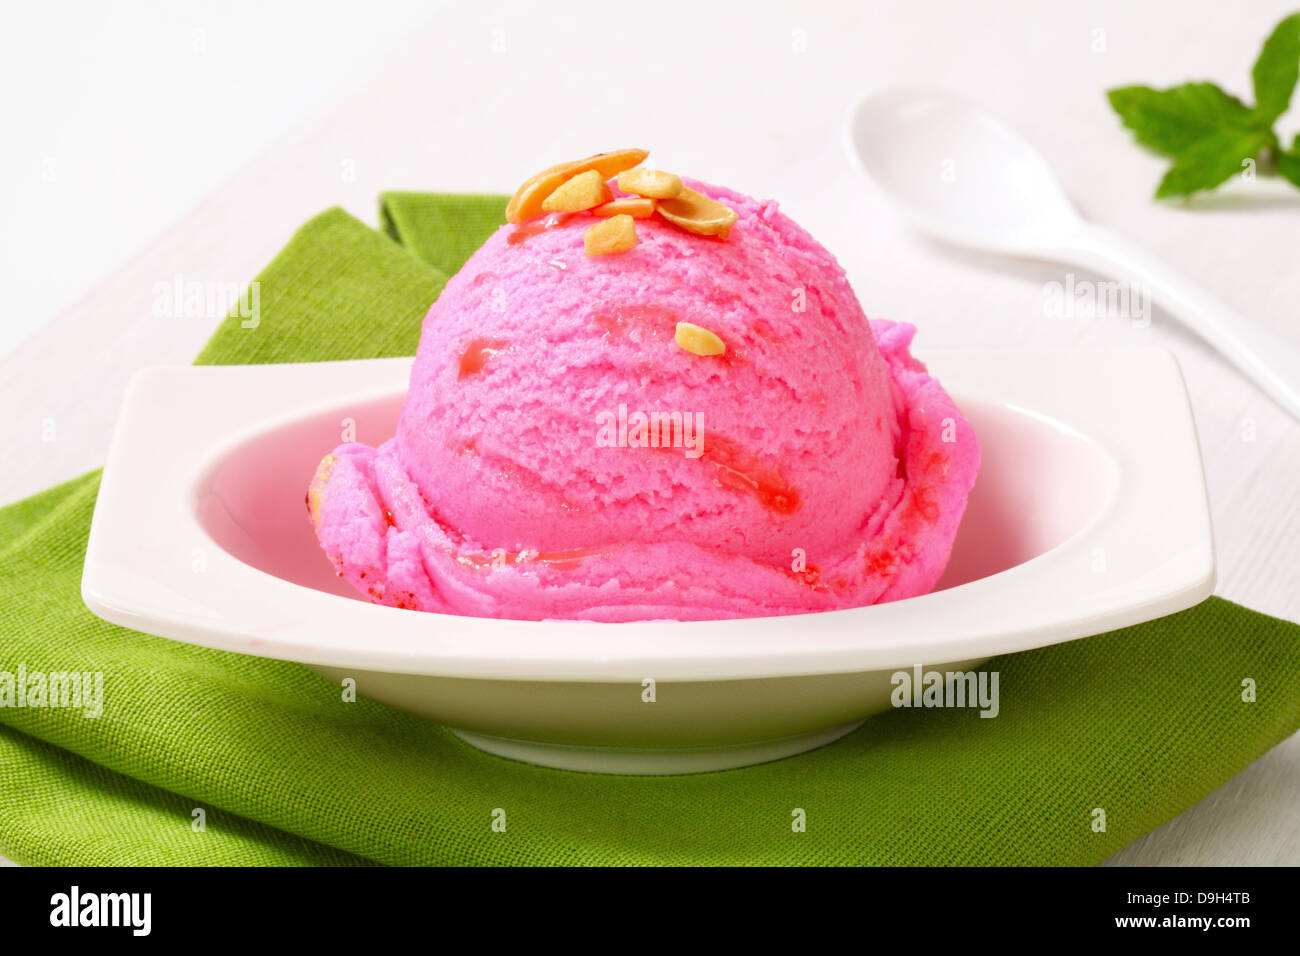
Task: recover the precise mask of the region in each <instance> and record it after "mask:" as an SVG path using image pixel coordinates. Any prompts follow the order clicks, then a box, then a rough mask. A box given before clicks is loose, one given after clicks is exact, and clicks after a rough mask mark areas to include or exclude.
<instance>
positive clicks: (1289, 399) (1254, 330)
mask: <svg viewBox="0 0 1300 956" xmlns="http://www.w3.org/2000/svg"><path fill="white" fill-rule="evenodd" d="M847 145H848V148H849V153H850V155H851V156H852V157H853V158H854V159H855V160H856V162H858V163H859V164H860V165H861V167H862V169H863V170H864V171H865V172H866V173H867V175H868V176H869V177H870V178H871V179H872V180H874V181H875V183H876V184H877V185H878V186H879V187H880V189H881V190H882V191H883V192H884V193H885V194H886V195H887V196H888V197H889V198H890V199H891V200H893V202H894V203H895V204H896V205H897V206H898V207H899V208H900V209H901V210H902V211H903V212H904V213H905V214H906V215H907V216H908V217H909V218H910V219H911V220H912V222H913V223H914V224H915V225H916V226H917V227H919V228H920V229H921V230H922V231H923V232H926V233H929V234H930V235H933V236H936V237H938V238H940V239H945V240H947V241H949V242H954V243H957V244H959V245H964V246H969V247H972V248H976V249H982V250H986V251H989V252H995V253H1001V254H1004V255H1015V256H1028V257H1033V258H1041V259H1049V260H1055V261H1059V262H1069V263H1074V264H1076V265H1079V266H1082V267H1084V268H1086V269H1089V270H1091V271H1094V272H1099V273H1103V274H1108V275H1112V276H1115V277H1117V278H1122V279H1125V280H1127V281H1131V282H1137V283H1138V284H1139V285H1140V286H1141V287H1142V288H1143V289H1144V290H1145V291H1146V292H1147V293H1148V294H1149V295H1150V297H1151V298H1153V299H1155V300H1156V301H1157V302H1159V303H1160V304H1161V305H1162V306H1163V307H1164V308H1165V310H1166V311H1167V312H1168V313H1169V314H1170V315H1171V316H1172V317H1174V318H1175V319H1177V320H1179V321H1181V322H1182V323H1183V324H1184V325H1185V326H1187V327H1188V328H1189V329H1191V330H1192V331H1193V332H1195V333H1197V334H1198V335H1200V336H1201V337H1202V338H1203V339H1205V341H1206V342H1208V343H1209V344H1210V345H1211V346H1213V347H1214V348H1215V349H1217V350H1218V351H1219V352H1220V353H1221V354H1222V355H1223V356H1224V357H1225V358H1227V359H1228V360H1229V361H1230V362H1232V363H1233V364H1235V365H1236V366H1237V367H1238V368H1239V369H1240V370H1241V371H1242V372H1244V373H1245V374H1246V375H1247V377H1249V378H1250V379H1251V380H1252V381H1254V382H1255V384H1257V385H1258V386H1259V387H1260V388H1261V389H1263V390H1264V391H1265V392H1266V393H1267V394H1268V395H1269V396H1270V397H1271V398H1273V400H1274V401H1276V402H1277V403H1278V404H1279V405H1281V406H1282V407H1283V408H1284V409H1286V411H1288V412H1289V413H1290V414H1292V415H1293V416H1295V417H1297V418H1300V348H1298V347H1297V346H1296V344H1295V343H1293V342H1291V341H1290V340H1288V339H1286V338H1283V337H1282V336H1279V335H1277V334H1275V333H1274V332H1272V331H1270V330H1269V329H1267V328H1265V327H1263V326H1260V325H1258V324H1256V323H1254V322H1251V321H1250V320H1248V319H1246V318H1245V317H1244V316H1241V315H1239V314H1237V313H1236V312H1234V311H1233V310H1232V309H1231V308H1229V307H1228V306H1227V305H1224V304H1223V303H1222V302H1219V301H1217V300H1215V299H1214V298H1213V297H1212V296H1210V295H1209V294H1208V293H1206V292H1204V291H1203V290H1201V289H1199V288H1197V287H1196V286H1195V285H1194V284H1193V283H1191V282H1189V281H1188V280H1187V279H1185V278H1184V277H1182V276H1181V275H1179V274H1178V273H1177V272H1176V271H1175V270H1173V269H1171V268H1170V267H1169V266H1167V265H1165V264H1164V263H1161V262H1159V261H1158V260H1156V259H1155V258H1153V257H1152V256H1150V255H1148V254H1147V253H1146V252H1144V251H1143V250H1142V249H1140V248H1138V247H1137V246H1135V245H1133V244H1132V243H1130V242H1128V241H1127V240H1126V239H1124V238H1123V237H1121V236H1118V235H1116V234H1114V233H1112V232H1110V231H1108V230H1106V229H1103V228H1101V227H1100V226H1097V225H1094V224H1092V223H1089V222H1086V221H1084V220H1083V219H1082V218H1081V217H1080V216H1079V214H1078V213H1077V212H1076V211H1075V210H1074V207H1073V206H1072V205H1071V204H1070V201H1069V199H1068V198H1066V195H1065V192H1064V190H1062V189H1061V186H1060V183H1059V182H1058V181H1057V179H1056V177H1055V176H1054V175H1052V171H1051V169H1050V168H1049V167H1048V165H1047V162H1046V161H1045V160H1044V159H1043V157H1042V156H1041V155H1040V154H1039V153H1038V152H1037V150H1035V149H1034V148H1033V146H1031V145H1030V144H1029V143H1027V142H1026V141H1025V140H1024V139H1022V138H1021V137H1020V136H1019V135H1017V134H1016V133H1015V132H1014V131H1012V130H1011V129H1010V128H1009V127H1007V126H1005V125H1004V124H1003V123H1001V122H999V121H998V120H997V119H995V118H994V117H992V116H990V115H989V114H988V113H986V112H984V111H983V110H981V109H980V108H978V107H977V106H975V105H973V104H971V103H969V102H967V101H966V100H964V99H962V98H961V97H960V96H957V95H955V94H952V93H945V92H941V91H934V90H922V89H909V88H903V89H891V90H884V91H881V92H877V93H873V94H871V95H870V96H868V97H866V98H865V99H863V100H862V101H861V102H859V103H858V104H857V106H855V107H854V108H853V110H852V111H851V112H850V114H849V119H848V125H847Z"/></svg>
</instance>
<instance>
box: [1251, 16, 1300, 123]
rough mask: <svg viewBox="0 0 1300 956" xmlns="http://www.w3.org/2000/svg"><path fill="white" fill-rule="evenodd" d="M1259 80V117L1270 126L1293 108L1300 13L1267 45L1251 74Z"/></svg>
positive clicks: (1298, 68)
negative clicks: (1292, 96)
mask: <svg viewBox="0 0 1300 956" xmlns="http://www.w3.org/2000/svg"><path fill="white" fill-rule="evenodd" d="M1251 76H1252V77H1253V78H1254V80H1255V114H1256V116H1257V117H1258V118H1259V120H1260V121H1261V122H1262V123H1267V124H1269V125H1270V126H1271V125H1272V123H1273V120H1275V119H1277V118H1278V117H1279V116H1281V115H1282V114H1283V113H1285V112H1286V110H1287V107H1288V106H1289V105H1290V104H1291V91H1292V90H1294V89H1295V84H1296V79H1297V77H1300V13H1293V14H1291V16H1289V17H1287V18H1286V19H1285V20H1283V21H1282V22H1281V23H1279V24H1278V25H1277V28H1276V29H1275V30H1274V31H1273V33H1272V35H1271V36H1270V37H1269V38H1268V39H1267V40H1265V41H1264V49H1262V50H1261V51H1260V53H1259V59H1258V60H1256V61H1255V68H1254V70H1252V71H1251Z"/></svg>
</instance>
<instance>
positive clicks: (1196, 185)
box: [1156, 129, 1273, 199]
mask: <svg viewBox="0 0 1300 956" xmlns="http://www.w3.org/2000/svg"><path fill="white" fill-rule="evenodd" d="M1272 140H1273V134H1272V133H1271V132H1270V131H1269V130H1261V129H1247V130H1241V129H1226V130H1221V131H1219V132H1217V133H1212V134H1210V135H1209V136H1207V137H1205V138H1204V139H1202V140H1198V141H1197V142H1195V143H1193V144H1192V145H1191V146H1189V147H1188V148H1187V149H1185V150H1184V151H1183V152H1182V153H1181V154H1179V156H1178V157H1177V158H1176V159H1175V160H1174V164H1173V165H1172V166H1170V167H1169V172H1167V173H1165V178H1164V179H1162V180H1161V181H1160V188H1159V189H1157V190H1156V198H1157V199H1168V198H1169V197H1171V196H1187V195H1190V194H1192V193H1194V192H1197V191H1198V190H1201V189H1213V188H1214V187H1215V186H1218V185H1219V184H1220V183H1224V182H1227V181H1228V180H1229V179H1231V178H1232V177H1233V176H1234V175H1235V174H1236V173H1239V172H1241V171H1242V169H1243V168H1244V167H1243V166H1242V163H1243V161H1244V160H1247V159H1254V158H1255V157H1256V156H1257V155H1259V151H1260V150H1261V149H1263V148H1264V147H1265V146H1267V145H1269V144H1270V142H1271V141H1272Z"/></svg>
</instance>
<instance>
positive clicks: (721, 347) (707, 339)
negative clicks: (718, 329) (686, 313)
mask: <svg viewBox="0 0 1300 956" xmlns="http://www.w3.org/2000/svg"><path fill="white" fill-rule="evenodd" d="M673 337H674V338H675V339H676V340H677V344H678V345H680V346H681V347H682V348H684V349H686V351H688V352H694V353H695V354H696V355H722V354H723V353H724V352H726V351H727V343H725V342H723V341H722V339H720V338H718V336H717V335H716V334H715V333H713V332H710V331H709V330H708V329H706V328H704V326H702V325H696V324H695V323H693V322H678V323H677V332H676V333H675V334H674V336H673Z"/></svg>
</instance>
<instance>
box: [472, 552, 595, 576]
mask: <svg viewBox="0 0 1300 956" xmlns="http://www.w3.org/2000/svg"><path fill="white" fill-rule="evenodd" d="M603 550H604V549H602V548H564V549H561V550H557V551H533V550H524V551H499V552H497V553H496V554H482V553H477V552H467V551H457V552H455V554H454V557H455V559H456V563H457V564H459V565H461V566H462V567H466V568H474V569H475V570H476V571H481V570H483V569H485V568H492V567H494V566H496V567H500V566H503V565H511V564H545V565H548V566H550V567H553V568H571V567H573V566H574V565H576V564H578V562H580V561H581V560H582V559H583V558H586V557H590V556H591V555H593V554H601V553H602V552H603Z"/></svg>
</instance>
